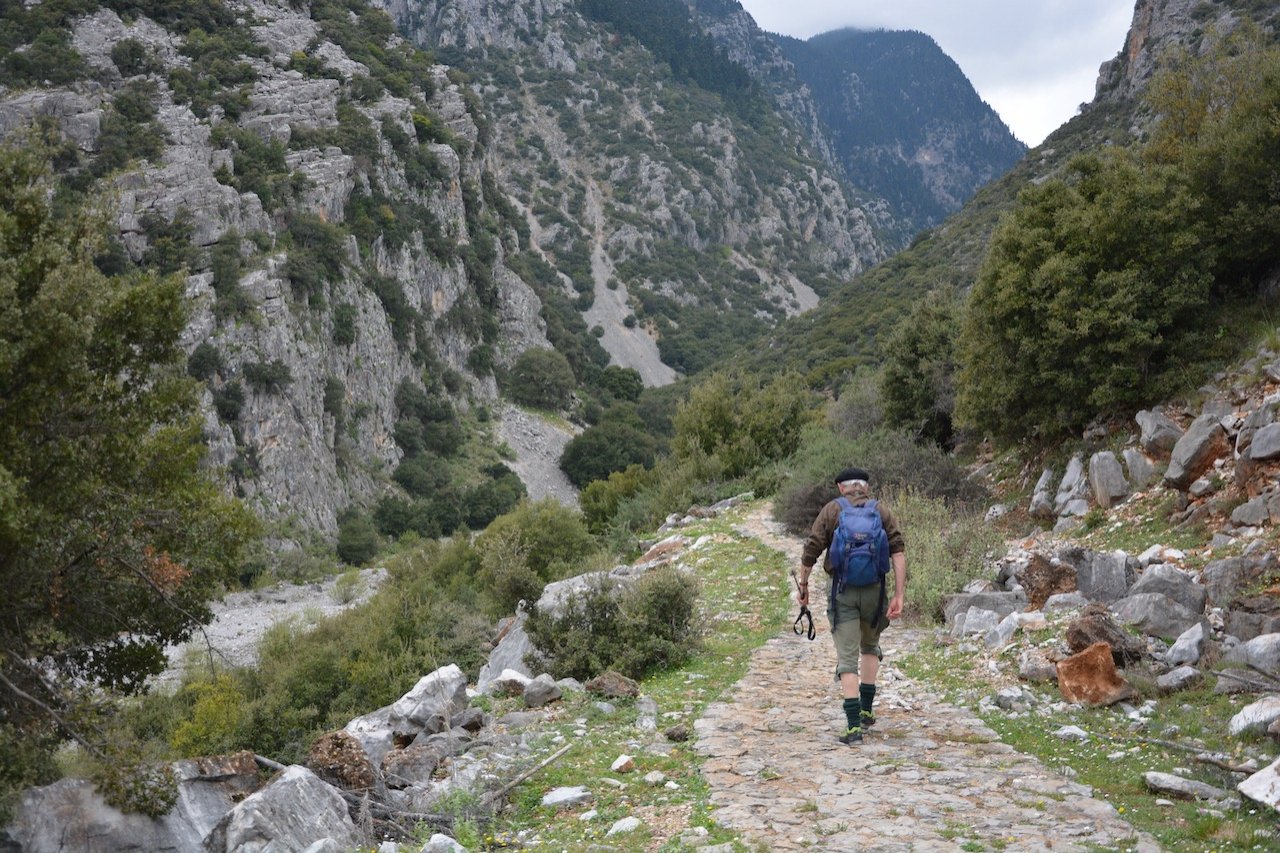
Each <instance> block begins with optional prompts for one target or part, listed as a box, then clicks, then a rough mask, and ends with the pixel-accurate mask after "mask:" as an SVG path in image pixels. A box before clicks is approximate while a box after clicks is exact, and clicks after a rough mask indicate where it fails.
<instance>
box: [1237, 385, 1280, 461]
mask: <svg viewBox="0 0 1280 853" xmlns="http://www.w3.org/2000/svg"><path fill="white" fill-rule="evenodd" d="M1277 405H1280V395H1272V396H1271V397H1268V398H1267V399H1266V400H1264V401H1263V403H1262V405H1261V406H1259V407H1258V408H1256V409H1254V410H1253V411H1252V412H1250V413H1249V414H1248V416H1246V417H1245V419H1244V423H1243V424H1241V425H1240V432H1239V433H1238V434H1237V435H1236V457H1237V458H1239V457H1241V456H1247V455H1248V453H1249V447H1250V446H1251V445H1252V444H1253V437H1254V435H1255V434H1257V432H1258V430H1260V429H1262V428H1263V427H1265V426H1267V425H1269V424H1273V423H1275V422H1276V406H1277Z"/></svg>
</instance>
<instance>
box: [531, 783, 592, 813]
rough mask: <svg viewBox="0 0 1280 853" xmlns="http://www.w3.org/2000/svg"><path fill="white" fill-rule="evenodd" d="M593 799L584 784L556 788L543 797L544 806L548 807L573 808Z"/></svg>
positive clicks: (558, 808)
mask: <svg viewBox="0 0 1280 853" xmlns="http://www.w3.org/2000/svg"><path fill="white" fill-rule="evenodd" d="M592 799H593V796H592V794H591V792H590V791H588V790H587V789H586V788H584V787H582V786H580V785H579V786H575V787H571V788H570V787H564V788H554V789H552V790H550V791H548V792H547V793H546V794H544V795H543V797H542V807H543V808H547V809H556V810H560V809H572V808H577V807H578V806H580V805H583V804H584V803H589V802H591V800H592Z"/></svg>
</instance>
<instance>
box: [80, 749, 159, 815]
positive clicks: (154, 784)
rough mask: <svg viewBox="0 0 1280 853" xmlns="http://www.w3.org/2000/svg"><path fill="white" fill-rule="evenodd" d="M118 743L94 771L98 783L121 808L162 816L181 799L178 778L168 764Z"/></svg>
mask: <svg viewBox="0 0 1280 853" xmlns="http://www.w3.org/2000/svg"><path fill="white" fill-rule="evenodd" d="M129 746H130V745H129V744H115V745H114V748H113V749H112V750H111V752H110V754H108V755H107V756H106V757H105V758H103V760H102V761H100V762H99V763H98V765H97V767H96V770H95V772H94V773H93V780H92V781H93V783H94V787H96V788H97V789H98V793H100V794H102V798H103V799H104V800H106V801H107V802H108V803H110V804H111V805H113V806H115V807H116V808H118V809H119V810H120V811H122V812H125V813H129V814H141V815H146V816H147V817H150V818H159V817H162V816H163V815H166V814H168V813H169V812H170V811H171V810H172V809H173V806H174V804H175V803H177V802H178V781H177V778H176V777H175V776H174V775H173V770H172V769H171V768H170V767H169V765H168V764H156V763H150V762H147V761H143V760H141V759H140V758H139V756H138V754H137V753H136V752H135V751H133V750H132V749H130V748H129Z"/></svg>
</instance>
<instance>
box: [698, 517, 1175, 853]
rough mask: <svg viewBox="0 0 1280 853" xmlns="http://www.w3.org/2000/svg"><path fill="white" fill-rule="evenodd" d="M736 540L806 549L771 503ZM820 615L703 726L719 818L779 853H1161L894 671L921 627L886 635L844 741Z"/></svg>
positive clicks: (764, 660)
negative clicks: (873, 688)
mask: <svg viewBox="0 0 1280 853" xmlns="http://www.w3.org/2000/svg"><path fill="white" fill-rule="evenodd" d="M741 532H744V533H748V534H749V535H752V536H755V537H757V538H759V539H761V540H762V541H764V542H765V543H766V544H768V545H769V546H771V547H774V548H776V549H778V550H780V551H782V552H783V553H784V554H785V555H786V558H787V561H788V563H789V564H791V565H798V563H799V559H800V548H801V541H800V540H798V539H795V538H793V537H788V536H786V535H785V534H783V533H782V532H781V528H780V527H779V526H778V525H776V524H775V523H773V522H772V521H771V520H770V518H769V511H768V508H767V507H764V506H760V507H757V508H756V509H754V510H753V511H752V512H751V514H750V515H749V516H748V517H747V518H746V520H745V522H744V527H743V529H742V530H741ZM822 609H823V608H822V605H821V604H820V603H819V604H818V606H817V607H816V608H815V610H816V611H817V612H816V613H815V622H816V623H817V626H818V637H817V639H816V640H814V641H813V642H810V641H808V640H806V639H805V638H804V637H798V636H796V635H794V634H793V633H792V632H791V630H790V628H789V627H788V628H787V629H786V630H785V631H784V632H783V633H781V634H780V635H779V636H777V637H775V638H773V639H772V640H770V641H769V642H768V643H766V644H765V645H764V646H762V647H761V648H759V649H758V650H756V652H754V653H753V655H752V659H751V664H750V668H749V670H748V672H747V675H746V676H745V677H744V678H743V679H741V680H740V681H739V682H738V684H737V685H736V687H735V688H734V690H733V691H732V693H731V695H730V696H729V698H727V699H726V700H725V701H723V702H718V703H715V704H712V705H710V706H708V708H707V710H706V711H705V712H704V714H703V715H702V717H701V718H700V719H699V720H698V721H697V723H696V726H695V731H696V733H697V739H698V742H697V750H698V752H699V754H700V755H702V756H703V758H704V765H703V775H704V776H705V778H706V780H707V782H708V784H709V785H710V787H711V792H712V793H711V804H712V806H713V807H714V809H715V811H714V812H713V814H712V817H713V818H714V819H715V820H716V821H717V822H719V823H720V824H722V825H723V826H725V827H726V828H729V829H733V830H736V831H739V832H741V833H742V834H743V836H744V838H745V839H746V840H748V841H749V842H751V843H759V844H762V845H764V846H765V847H767V848H769V849H774V850H796V849H811V848H817V849H826V850H855V849H874V850H933V849H957V848H959V849H974V850H977V849H1003V850H1044V849H1053V850H1088V849H1097V848H1100V847H1101V848H1121V849H1134V850H1151V851H1154V850H1159V846H1158V845H1157V844H1156V843H1155V841H1154V840H1153V839H1152V838H1150V837H1149V836H1145V835H1142V834H1139V833H1138V832H1136V831H1135V830H1134V829H1133V827H1132V826H1130V825H1129V824H1128V823H1127V822H1125V821H1124V820H1123V819H1121V817H1120V816H1119V814H1118V813H1117V812H1116V810H1115V808H1114V807H1112V806H1111V805H1110V804H1109V803H1107V802H1105V801H1103V800H1099V799H1096V798H1094V797H1093V796H1092V792H1091V790H1090V789H1089V788H1088V787H1087V786H1084V785H1080V784H1078V783H1075V782H1073V781H1072V780H1071V779H1070V778H1068V777H1066V776H1064V775H1061V774H1060V773H1057V772H1054V771H1052V770H1050V769H1048V768H1046V767H1045V766H1044V765H1043V764H1042V763H1041V762H1040V761H1039V760H1037V759H1035V758H1032V757H1029V756H1026V755H1023V754H1020V753H1018V752H1017V751H1015V750H1014V749H1013V748H1012V747H1010V746H1008V745H1006V744H1004V743H1001V742H1000V739H999V736H998V735H997V734H996V733H995V732H994V731H992V730H991V729H990V728H988V727H987V726H986V724H985V723H983V722H982V721H981V720H980V719H978V718H977V717H976V716H974V715H973V714H971V713H970V712H968V711H966V710H964V709H961V708H957V707H955V706H952V705H949V704H947V703H945V702H943V701H942V700H941V699H940V698H939V697H938V696H936V695H935V694H934V693H932V692H931V691H930V689H929V688H928V686H927V685H924V684H920V683H917V682H914V681H912V680H911V679H909V678H907V677H906V676H905V675H904V674H903V672H902V669H901V667H900V665H899V664H900V662H901V661H902V660H903V659H905V658H907V657H909V656H910V655H911V654H912V653H913V651H914V650H915V649H916V648H918V647H919V645H920V643H921V642H922V641H924V640H926V639H927V638H928V637H930V636H931V633H930V632H929V631H928V630H927V629H922V628H917V627H910V626H907V627H903V626H901V625H896V626H894V627H892V628H891V629H889V630H888V631H887V632H886V633H885V636H884V641H883V646H884V649H885V661H884V666H883V667H882V669H881V675H880V693H879V696H878V698H877V705H876V716H877V718H878V722H877V725H876V726H875V728H873V729H872V730H871V732H870V734H868V736H867V739H866V740H865V741H864V742H863V743H862V744H861V745H860V746H855V747H850V746H845V745H843V744H841V743H839V742H837V740H836V736H837V735H838V734H839V732H840V730H841V728H842V726H843V713H842V712H841V709H840V702H839V690H838V687H837V685H836V684H835V682H834V680H833V679H832V673H833V671H834V668H835V651H834V648H833V647H832V644H831V641H830V637H829V633H828V629H827V624H826V617H825V614H824V613H822V612H821V611H822Z"/></svg>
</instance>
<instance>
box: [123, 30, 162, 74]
mask: <svg viewBox="0 0 1280 853" xmlns="http://www.w3.org/2000/svg"><path fill="white" fill-rule="evenodd" d="M111 62H112V63H113V64H114V65H115V66H116V70H117V71H119V72H120V76H121V77H133V76H136V75H138V74H152V73H156V72H159V71H162V70H163V69H164V66H163V65H162V64H161V63H159V62H158V61H156V59H155V57H153V56H152V55H151V53H150V51H148V50H147V48H146V45H144V44H143V43H142V42H140V41H138V40H137V39H131V38H129V39H121V40H120V41H118V42H116V43H115V44H114V45H112V46H111Z"/></svg>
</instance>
